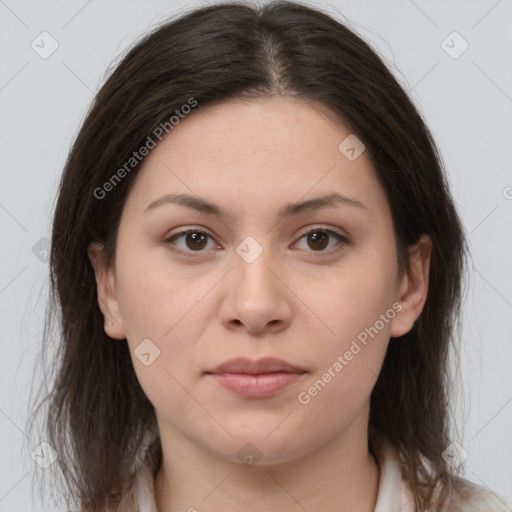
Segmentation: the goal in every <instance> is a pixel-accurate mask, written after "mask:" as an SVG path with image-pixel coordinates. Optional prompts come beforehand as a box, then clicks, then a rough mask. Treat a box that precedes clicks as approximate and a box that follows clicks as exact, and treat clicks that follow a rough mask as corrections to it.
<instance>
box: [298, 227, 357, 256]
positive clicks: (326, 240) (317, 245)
mask: <svg viewBox="0 0 512 512" xmlns="http://www.w3.org/2000/svg"><path fill="white" fill-rule="evenodd" d="M302 239H305V240H306V247H305V248H304V247H303V248H302V249H304V250H305V251H306V252H318V253H322V255H323V254H325V255H328V254H330V253H333V252H336V251H337V250H340V249H342V248H343V245H346V244H348V243H349V240H348V239H347V238H346V237H344V236H343V235H341V234H339V233H336V232H335V231H332V230H331V229H326V228H316V229H311V230H309V231H308V232H306V233H304V234H303V235H302V237H301V238H300V240H299V242H300V241H301V240H302ZM333 239H335V240H338V243H334V244H333V243H332V241H333ZM329 245H331V247H330V248H329V247H328V246H329Z"/></svg>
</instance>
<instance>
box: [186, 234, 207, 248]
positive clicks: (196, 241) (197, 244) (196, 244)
mask: <svg viewBox="0 0 512 512" xmlns="http://www.w3.org/2000/svg"><path fill="white" fill-rule="evenodd" d="M188 236H189V240H190V239H192V241H193V247H189V249H194V248H195V249H202V248H203V247H204V241H205V240H206V236H205V235H204V233H189V235H188ZM201 242H203V244H202V245H201Z"/></svg>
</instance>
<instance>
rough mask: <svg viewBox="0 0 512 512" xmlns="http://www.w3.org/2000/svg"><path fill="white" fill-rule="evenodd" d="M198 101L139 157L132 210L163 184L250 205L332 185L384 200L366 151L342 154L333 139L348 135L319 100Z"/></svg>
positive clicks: (365, 199)
mask: <svg viewBox="0 0 512 512" xmlns="http://www.w3.org/2000/svg"><path fill="white" fill-rule="evenodd" d="M199 107H200V106H199ZM199 107H196V110H195V111H193V112H192V113H191V114H189V115H188V116H185V118H184V119H182V120H181V121H180V122H179V124H178V125H176V126H175V127H174V128H173V130H172V131H171V132H170V133H169V134H168V135H166V136H165V137H164V138H163V139H162V141H160V142H158V143H157V144H156V147H155V148H154V149H152V150H151V152H150V153H149V154H148V156H146V157H145V159H144V161H143V162H142V165H141V169H140V170H139V175H138V176H137V182H136V184H135V186H134V188H133V190H132V194H131V195H133V196H135V197H131V198H129V201H131V202H134V201H135V202H137V203H138V205H137V207H138V210H139V211H143V210H144V209H146V207H147V206H148V204H149V203H150V202H152V201H155V200H156V199H158V198H159V197H161V196H162V195H163V194H164V193H166V192H167V193H187V194H192V195H198V196H201V197H204V198H209V199H211V202H215V203H217V204H219V203H220V204H229V205H235V206H234V208H235V209H236V204H238V206H239V207H240V208H243V209H246V210H249V209H252V210H253V211H255V209H256V210H257V209H258V207H261V206H262V205H264V204H268V202H269V201H272V202H277V203H279V205H277V204H276V207H277V208H279V210H280V211H282V204H283V203H287V204H289V203H291V202H296V201H298V200H300V199H303V200H305V199H309V198H311V197H317V196H319V195H325V194H327V193H332V192H337V193H339V194H342V195H344V196H347V197H353V198H355V199H357V200H359V201H360V202H362V203H367V204H368V205H369V207H371V206H372V205H373V206H375V207H386V205H385V204H384V203H385V201H386V198H385V195H384V192H383V190H382V189H381V187H380V184H379V183H378V180H377V179H376V176H375V171H374V170H373V166H372V164H371V161H370V160H369V158H368V157H367V155H366V153H365V152H363V153H362V154H361V155H360V156H359V157H357V158H356V159H353V160H350V159H349V158H347V156H346V154H345V153H343V151H341V150H340V144H342V143H343V142H344V141H345V140H347V137H354V135H353V134H351V131H350V128H349V127H348V126H346V125H344V124H343V123H342V122H341V121H338V120H337V119H336V118H335V116H334V115H333V114H332V113H329V112H328V111H327V110H326V109H325V107H323V106H322V105H320V104H317V103H314V102H306V101H303V100H298V99H295V98H288V97H284V98H283V97H275V98H271V99H264V100H255V101H238V100H237V101H229V102H225V103H221V104H216V105H214V106H208V107H206V108H204V109H203V110H201V109H200V108H199ZM349 140H350V139H349ZM383 201H384V203H383ZM277 208H276V209H277Z"/></svg>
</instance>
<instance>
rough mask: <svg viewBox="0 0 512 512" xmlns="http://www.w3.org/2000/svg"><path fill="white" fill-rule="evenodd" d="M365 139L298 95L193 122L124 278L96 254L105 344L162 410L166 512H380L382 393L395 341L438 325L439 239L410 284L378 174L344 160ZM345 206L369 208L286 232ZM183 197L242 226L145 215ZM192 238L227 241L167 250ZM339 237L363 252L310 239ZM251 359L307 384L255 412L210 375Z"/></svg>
mask: <svg viewBox="0 0 512 512" xmlns="http://www.w3.org/2000/svg"><path fill="white" fill-rule="evenodd" d="M350 133H351V132H350V129H349V128H348V127H347V126H345V125H343V124H341V123H340V122H339V121H336V120H335V119H334V118H333V116H332V115H329V112H327V111H326V110H325V109H324V108H322V107H321V106H320V105H319V104H314V103H308V102H305V101H304V100H297V99H293V98H286V97H276V98H273V99H265V100H258V101H250V102H241V101H230V102H226V103H223V104H220V105H216V106H213V107H208V108H206V109H203V110H201V111H199V110H198V111H195V112H192V113H191V114H189V115H188V116H187V117H186V118H185V119H183V120H182V121H180V124H179V125H177V126H176V127H175V128H174V130H173V131H172V132H171V133H170V134H169V135H168V136H167V137H165V138H164V139H163V140H162V142H160V143H158V145H157V146H156V148H155V149H153V150H151V152H150V153H149V155H148V156H147V157H146V158H145V160H144V162H143V164H142V168H141V170H140V173H139V175H138V176H137V180H136V183H135V185H134V187H133V189H132V191H131V192H130V195H129V197H128V199H127V202H126V204H125V207H124V210H123V213H122V218H121V223H120V226H119V236H118V242H117V249H116V258H115V262H114V266H113V267H112V268H109V267H107V266H106V265H104V264H102V263H101V261H102V260H101V257H100V256H101V246H100V245H98V244H96V243H93V244H91V246H90V248H89V256H90V259H91V262H92V263H93V265H94V268H95V271H96V279H97V283H98V302H99V305H100V308H101V310H102V312H103V314H104V316H105V321H106V322H109V321H110V322H113V325H112V326H107V324H106V326H105V330H106V332H107V334H108V335H109V336H110V337H111V338H113V339H117V340H122V339H124V338H126V339H127V342H128V345H129V348H130V352H131V356H132V361H133V365H134V368H135V371H136V374H137V377H138V379H139V382H140V384H141V386H142V388H143V390H144V392H145V393H146V395H147V397H148V399H149V400H150V401H151V402H152V404H153V405H154V407H155V411H156V415H157V421H158V426H159V431H160V436H161V441H162V449H163V457H164V458H163V465H162V469H161V470H160V472H159V473H158V475H157V478H156V482H155V500H156V503H157V506H158V510H159V511H160V512H170V511H177V510H180V511H181V510H183V511H185V510H194V508H195V509H197V510H201V511H214V510H230V511H235V512H237V511H244V512H247V511H261V510H266V511H271V512H272V511H276V512H277V511H282V510H287V511H297V512H298V511H303V510H304V509H306V510H308V511H309V512H320V511H322V512H326V511H338V510H351V511H354V512H370V511H373V510H374V507H375V503H376V498H377V492H378V481H379V480H378V479H379V470H378V465H377V464H376V461H375V460H374V458H373V457H372V456H371V454H370V453H369V451H368V444H367V434H368V418H369V404H370V393H371V391H372V388H373V386H374V384H375V382H376V380H377V376H378V374H379V372H380V369H381V366H382V362H383V359H384V356H385V354H386V350H387V347H388V344H389V343H390V342H391V343H392V342H393V340H392V339H391V340H390V337H391V338H392V337H397V336H401V335H403V334H405V333H406V332H408V331H409V330H410V329H411V328H412V326H413V323H414V321H415V320H416V318H417V317H418V316H419V315H420V313H421V310H422V308H423V305H424V302H425V299H426V294H427V285H428V272H429V264H430V254H431V247H432V242H431V240H430V238H429V237H428V236H426V235H423V236H422V237H421V238H420V241H419V243H418V244H417V245H416V246H415V247H411V248H410V249H411V252H410V262H411V271H410V273H409V274H408V275H404V276H403V277H402V278H400V277H399V272H398V266H397V254H396V248H395V237H394V230H393V224H392V219H391V212H390V209H389V204H388V201H387V197H386V195H385V192H384V190H383V189H382V187H381V186H380V184H379V183H378V181H377V178H376V175H375V171H374V170H373V168H372V165H371V162H370V161H369V160H368V158H367V156H366V153H365V152H363V153H362V154H361V156H359V157H358V158H356V159H355V160H354V161H350V160H348V159H347V158H346V157H345V155H344V154H342V153H341V152H340V151H339V150H338V146H339V144H340V143H341V142H342V141H343V140H344V139H345V138H346V137H347V136H348V135H349V134H350ZM332 192H338V193H342V194H344V195H346V196H349V197H351V198H354V199H357V200H359V201H360V202H361V203H362V204H363V205H364V209H363V208H356V207H353V206H349V205H343V204H340V205H333V206H329V207H325V208H322V209H317V210H314V211H306V212H303V213H300V214H298V215H295V216H293V217H289V218H285V219H282V220H279V219H278V218H277V211H278V210H279V208H281V207H282V206H283V205H285V204H287V203H289V202H296V201H300V200H302V201H303V200H307V199H311V198H314V197H319V196H322V195H324V194H328V193H332ZM168 193H187V194H192V195H196V196H200V197H202V198H205V199H207V200H209V201H211V202H213V203H216V204H218V205H220V206H223V207H225V208H227V209H229V211H230V217H228V218H220V217H218V216H216V215H209V214H206V213H200V212H197V211H195V210H193V209H191V208H188V207H186V206H183V205H177V204H164V205H161V206H159V207H156V208H152V209H150V211H148V212H146V213H145V212H144V210H145V209H146V207H147V206H148V205H149V204H150V203H151V202H153V201H155V200H156V199H158V198H160V197H161V196H163V195H164V194H168ZM104 200H108V197H107V198H106V199H104ZM188 228H190V229H196V230H199V231H200V232H203V233H207V234H208V235H210V237H207V238H206V240H204V241H203V243H202V244H201V243H200V244H199V250H198V249H197V247H198V245H197V242H195V244H196V245H194V240H193V239H192V240H191V238H190V236H189V237H187V236H186V235H185V236H182V237H181V238H178V239H176V240H175V241H174V245H172V244H171V243H166V242H164V239H165V238H167V237H169V236H170V235H172V234H175V233H176V232H177V231H179V230H181V229H188ZM315 228H316V229H315ZM326 228H329V229H331V230H333V231H335V232H337V233H339V234H340V235H341V236H345V237H346V238H347V239H348V243H346V242H342V241H340V240H338V239H337V238H336V237H335V236H331V237H329V238H328V239H327V241H326V242H325V243H324V245H322V244H321V243H319V242H318V241H316V245H315V240H314V239H313V240H312V239H311V236H309V237H308V236H307V235H306V233H307V232H308V231H310V230H313V231H316V232H318V231H320V234H324V235H325V232H324V231H322V229H326ZM196 236H197V235H196ZM247 236H251V237H253V238H254V240H256V241H257V243H258V244H259V245H260V246H261V248H262V250H263V252H262V253H261V254H260V255H259V257H258V258H257V259H256V260H255V261H253V262H251V263H248V262H247V261H246V260H244V259H243V258H242V257H240V256H239V254H237V252H236V249H237V247H238V246H239V244H240V243H241V242H242V241H243V240H244V239H245V238H246V237H247ZM327 242H328V243H327ZM172 247H174V248H175V249H176V250H179V249H182V250H183V251H187V252H188V253H189V254H192V256H193V257H187V256H184V255H180V254H178V253H177V252H174V251H173V250H172ZM337 248H338V249H339V250H338V251H336V249H337ZM322 254H323V255H324V256H322ZM394 303H399V304H401V306H402V309H401V311H400V312H397V313H396V315H395V316H394V318H393V319H392V320H390V321H388V322H387V323H385V325H384V327H383V328H382V329H381V330H380V331H379V332H378V335H375V336H374V337H373V338H369V342H368V344H367V345H366V346H364V347H363V348H362V350H361V351H360V352H358V353H357V355H355V356H354V357H353V359H352V360H351V361H349V362H348V364H347V365H346V366H344V368H343V370H342V371H341V372H339V373H337V374H336V377H334V378H332V379H331V381H330V382H329V383H328V384H327V385H326V386H325V387H324V389H322V391H321V392H319V393H318V394H317V396H315V397H313V398H311V401H310V402H309V403H308V404H307V405H304V404H301V403H300V402H299V401H298V398H297V397H298V394H299V393H300V392H301V391H307V390H308V389H309V388H310V387H311V386H312V385H313V383H314V382H315V381H318V379H320V378H321V377H322V375H323V374H324V373H325V372H326V371H327V370H328V368H329V367H332V365H333V364H334V363H335V361H336V360H337V357H338V356H339V355H343V354H344V353H345V352H346V351H347V350H348V349H349V348H350V345H351V343H352V341H353V340H354V339H355V338H356V337H357V335H358V334H359V333H361V332H362V331H364V329H365V328H367V327H369V326H373V325H374V324H375V322H376V321H377V320H378V319H379V315H381V314H385V313H386V311H387V310H389V309H390V308H392V305H393V304H394ZM144 339H150V340H151V341H152V342H153V343H154V344H155V345H156V346H157V347H158V348H159V350H160V356H159V357H158V358H156V359H155V360H154V362H152V363H151V364H150V365H149V366H145V365H144V364H142V363H141V361H140V360H139V359H138V358H137V357H136V356H135V355H134V350H135V349H136V348H137V346H138V345H139V344H140V343H141V341H142V340H144ZM113 342H115V341H113ZM236 356H247V357H249V358H252V359H257V358H260V357H263V356H274V357H279V358H282V359H284V360H286V361H289V362H290V363H292V364H295V365H297V366H300V367H302V368H303V369H305V370H306V372H307V373H306V374H305V375H303V376H302V377H301V378H300V380H299V381H298V382H296V383H294V384H292V385H291V386H289V387H287V388H285V389H284V390H283V391H281V392H280V393H279V394H277V395H275V396H273V397H271V398H264V399H247V398H242V397H240V396H238V395H235V394H233V393H231V392H229V391H227V390H225V389H224V388H222V387H220V386H219V385H218V384H217V383H216V382H214V381H213V380H212V378H211V377H209V376H207V375H205V374H204V372H205V371H207V370H211V369H212V368H214V367H215V366H217V365H218V364H220V363H221V362H223V361H226V360H227V359H230V358H232V357H236ZM248 442H250V443H252V444H253V445H254V446H256V447H257V449H258V452H259V454H260V455H261V458H260V459H259V460H258V461H257V463H256V464H255V465H253V466H250V467H249V466H247V465H246V464H244V463H243V461H242V460H241V459H239V457H238V456H237V452H238V451H239V450H240V449H241V448H242V447H243V446H244V445H245V444H246V443H248ZM192 507H194V508H192Z"/></svg>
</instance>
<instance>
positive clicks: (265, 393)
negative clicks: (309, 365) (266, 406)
mask: <svg viewBox="0 0 512 512" xmlns="http://www.w3.org/2000/svg"><path fill="white" fill-rule="evenodd" d="M209 375H211V376H212V377H213V378H214V379H215V380H216V381H217V382H218V383H219V384H220V385H221V386H222V387H224V388H225V389H227V390H229V391H232V392H233V393H236V394H237V395H240V396H243V397H245V398H268V397H270V396H274V395H276V394H277V393H279V391H281V390H283V389H284V388H286V387H287V386H290V385H291V384H293V383H294V382H296V381H297V380H299V379H300V378H301V377H302V375H304V374H303V373H285V372H276V373H262V374H259V375H249V374H247V373H211V374H209Z"/></svg>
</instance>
